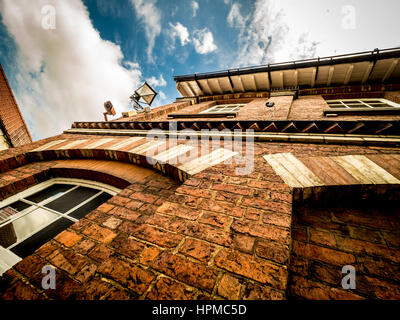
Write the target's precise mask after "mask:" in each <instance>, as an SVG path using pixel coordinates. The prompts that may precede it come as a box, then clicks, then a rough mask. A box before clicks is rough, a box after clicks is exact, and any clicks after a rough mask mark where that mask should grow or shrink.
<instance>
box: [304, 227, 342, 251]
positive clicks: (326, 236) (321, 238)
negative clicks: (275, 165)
mask: <svg viewBox="0 0 400 320" xmlns="http://www.w3.org/2000/svg"><path fill="white" fill-rule="evenodd" d="M310 241H311V242H315V243H317V244H322V245H325V246H328V247H333V248H334V247H336V240H335V237H334V235H333V234H332V233H328V232H323V231H319V230H315V229H310Z"/></svg>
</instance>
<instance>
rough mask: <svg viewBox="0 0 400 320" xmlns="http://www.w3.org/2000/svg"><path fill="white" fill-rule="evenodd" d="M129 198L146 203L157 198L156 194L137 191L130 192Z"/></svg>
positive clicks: (152, 201)
mask: <svg viewBox="0 0 400 320" xmlns="http://www.w3.org/2000/svg"><path fill="white" fill-rule="evenodd" d="M129 198H131V199H132V200H136V201H143V202H147V203H154V202H155V201H156V200H157V199H158V197H157V196H156V195H153V194H150V193H145V192H139V191H136V192H134V193H132V194H131V195H130V196H129Z"/></svg>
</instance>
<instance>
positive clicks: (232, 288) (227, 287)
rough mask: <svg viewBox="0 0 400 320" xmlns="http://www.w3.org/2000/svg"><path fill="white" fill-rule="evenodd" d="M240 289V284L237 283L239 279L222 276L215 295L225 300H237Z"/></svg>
mask: <svg viewBox="0 0 400 320" xmlns="http://www.w3.org/2000/svg"><path fill="white" fill-rule="evenodd" d="M241 289H242V284H241V283H240V282H239V279H237V278H235V277H232V276H230V275H228V274H224V276H223V277H222V279H221V281H220V283H219V285H218V289H217V293H218V294H219V295H220V296H222V297H224V298H226V299H229V300H238V299H239V296H240V290H241Z"/></svg>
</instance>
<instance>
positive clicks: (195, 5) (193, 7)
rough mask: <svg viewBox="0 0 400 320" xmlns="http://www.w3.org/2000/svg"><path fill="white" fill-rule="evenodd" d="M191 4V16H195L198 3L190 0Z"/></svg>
mask: <svg viewBox="0 0 400 320" xmlns="http://www.w3.org/2000/svg"><path fill="white" fill-rule="evenodd" d="M191 5H192V10H193V17H195V16H196V15H197V10H199V3H198V2H196V1H194V0H192V2H191Z"/></svg>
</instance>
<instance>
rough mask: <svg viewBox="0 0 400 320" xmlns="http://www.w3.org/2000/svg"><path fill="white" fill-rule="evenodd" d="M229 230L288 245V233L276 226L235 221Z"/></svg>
mask: <svg viewBox="0 0 400 320" xmlns="http://www.w3.org/2000/svg"><path fill="white" fill-rule="evenodd" d="M231 229H232V230H233V231H236V232H239V233H244V234H248V235H250V236H253V237H259V238H263V239H268V240H273V241H277V242H280V243H285V244H288V243H289V231H288V230H286V229H281V228H278V227H276V226H271V225H267V224H258V223H255V222H250V221H241V220H236V221H234V222H233V223H232V225H231Z"/></svg>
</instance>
